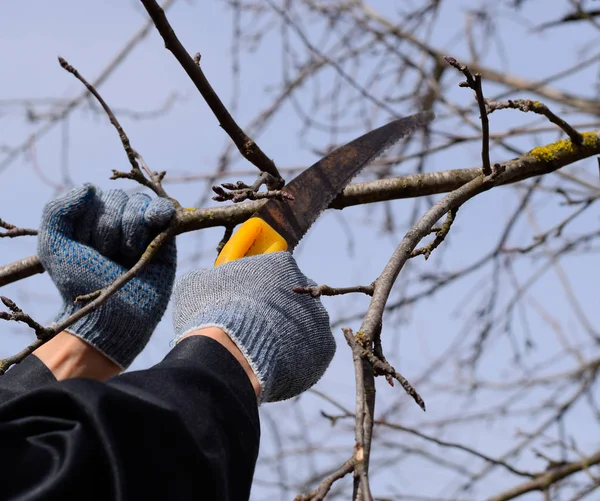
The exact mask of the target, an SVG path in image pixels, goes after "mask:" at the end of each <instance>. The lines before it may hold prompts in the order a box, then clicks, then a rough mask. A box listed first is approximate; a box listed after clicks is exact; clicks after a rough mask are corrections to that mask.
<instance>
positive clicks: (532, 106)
mask: <svg viewBox="0 0 600 501" xmlns="http://www.w3.org/2000/svg"><path fill="white" fill-rule="evenodd" d="M485 102H486V105H487V112H488V114H490V113H493V112H494V111H496V110H504V109H509V108H510V109H513V110H519V111H523V112H525V113H527V112H529V111H531V112H532V113H537V114H538V115H543V116H545V117H546V118H547V119H548V120H549V121H550V122H552V123H553V124H555V125H557V126H558V127H560V128H561V129H562V130H563V131H564V132H565V134H567V136H569V138H571V141H573V143H574V144H576V145H578V146H581V145H582V144H583V135H582V134H581V133H580V132H578V131H577V130H575V129H574V128H573V127H572V126H571V125H569V124H568V123H567V122H566V121H565V120H563V119H562V118H560V117H559V116H558V115H555V114H554V113H553V112H552V111H550V108H548V106H546V105H545V104H544V103H540V102H539V101H532V100H530V99H515V100H511V99H509V100H507V101H492V100H490V99H486V100H485Z"/></svg>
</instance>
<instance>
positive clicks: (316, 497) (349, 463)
mask: <svg viewBox="0 0 600 501" xmlns="http://www.w3.org/2000/svg"><path fill="white" fill-rule="evenodd" d="M355 466H356V457H355V456H352V457H351V458H350V459H348V460H346V461H345V462H344V464H342V466H340V467H339V468H338V469H337V470H336V471H334V472H333V473H332V474H331V475H329V476H328V477H326V478H324V479H323V480H322V481H321V483H320V484H319V486H318V487H317V488H316V489H315V490H314V491H312V492H309V493H308V494H298V495H297V496H296V497H295V498H294V501H322V500H323V499H325V496H326V495H327V493H328V492H329V491H330V490H331V487H332V486H333V484H334V483H335V482H336V481H337V480H340V479H342V478H344V477H345V476H346V475H347V474H348V473H352V472H353V471H354V467H355Z"/></svg>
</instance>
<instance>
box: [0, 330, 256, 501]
mask: <svg viewBox="0 0 600 501" xmlns="http://www.w3.org/2000/svg"><path fill="white" fill-rule="evenodd" d="M39 363H40V364H41V362H39ZM41 365H43V364H41ZM43 369H44V367H38V370H39V371H40V374H43V375H42V376H38V379H37V380H35V381H34V380H33V379H35V378H32V379H31V380H29V381H24V378H23V377H21V379H19V378H18V377H17V376H19V374H18V373H17V374H14V375H13V376H12V379H10V380H7V382H6V383H3V384H4V389H0V398H2V399H3V400H2V402H3V403H2V404H0V450H2V454H0V472H1V478H2V487H1V492H2V499H8V500H13V499H15V500H16V499H19V501H21V500H23V501H25V500H54V499H86V500H96V499H97V500H110V499H118V500H122V501H127V500H139V499H173V500H175V499H176V500H185V499H205V500H213V499H214V500H224V501H228V500H232V501H233V500H247V499H248V498H249V495H250V486H251V482H252V476H253V474H254V466H255V463H256V457H257V455H258V444H259V435H260V425H259V419H258V408H257V403H256V396H255V394H254V391H253V389H252V386H251V384H250V381H249V380H248V377H247V375H246V373H245V372H244V370H243V369H242V368H241V366H240V365H239V363H238V362H237V360H235V358H234V357H233V356H232V355H231V354H230V353H229V351H227V350H226V349H225V348H223V347H222V346H221V345H220V344H219V343H217V342H216V341H214V340H212V339H210V338H206V337H200V336H193V337H191V338H188V339H185V340H184V341H182V342H181V343H179V344H178V345H177V346H176V347H175V348H174V349H173V350H172V351H171V352H170V353H169V355H167V357H166V358H165V359H164V360H163V361H162V362H161V363H159V364H158V365H156V366H154V367H153V368H151V369H148V370H144V371H137V372H130V373H125V374H122V375H120V376H117V377H115V378H112V379H111V380H109V381H108V382H104V383H102V382H97V381H92V380H86V379H71V380H67V381H62V382H56V381H54V382H52V381H51V379H52V377H50V380H48V374H47V373H44V371H43ZM13 370H15V369H13ZM46 371H48V369H46ZM10 372H12V370H11V371H9V373H7V375H6V376H8V375H9V374H10ZM48 372H49V371H48ZM50 376H51V374H50ZM25 379H26V378H25ZM19 381H20V382H19ZM11 384H12V385H14V386H13V387H12V388H6V386H11ZM23 391H24V392H23ZM11 392H12V394H16V396H14V397H12V398H9V399H6V396H7V395H10V394H11Z"/></svg>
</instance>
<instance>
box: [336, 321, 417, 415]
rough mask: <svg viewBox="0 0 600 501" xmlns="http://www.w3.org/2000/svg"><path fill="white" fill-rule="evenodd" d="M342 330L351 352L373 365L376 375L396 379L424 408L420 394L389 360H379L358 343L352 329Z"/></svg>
mask: <svg viewBox="0 0 600 501" xmlns="http://www.w3.org/2000/svg"><path fill="white" fill-rule="evenodd" d="M342 330H343V332H344V337H345V338H346V341H347V342H348V345H349V346H350V348H351V349H352V351H353V352H356V353H358V354H359V355H360V356H361V357H362V358H364V359H365V360H367V361H368V362H369V364H371V366H372V367H373V371H374V372H375V374H376V375H378V376H384V375H389V376H391V377H393V378H394V379H395V380H396V381H398V382H399V383H400V385H401V386H402V388H403V389H404V391H406V393H408V394H409V395H410V396H411V398H412V399H413V400H414V401H415V402H416V403H417V405H418V406H419V407H420V408H421V409H423V410H424V411H425V410H426V409H425V402H424V401H423V398H421V395H419V393H418V392H417V391H416V390H415V389H414V387H413V386H412V385H411V384H410V382H409V381H408V380H407V379H406V378H405V377H404V376H403V375H402V374H400V373H399V372H397V371H396V369H394V368H393V367H392V366H391V365H390V364H389V362H387V361H386V360H381V359H380V358H379V357H377V356H376V355H375V353H374V352H372V351H370V350H369V349H367V348H365V347H363V346H361V345H360V342H359V341H358V340H357V339H356V338H355V336H354V334H353V332H352V329H349V328H344V329H342Z"/></svg>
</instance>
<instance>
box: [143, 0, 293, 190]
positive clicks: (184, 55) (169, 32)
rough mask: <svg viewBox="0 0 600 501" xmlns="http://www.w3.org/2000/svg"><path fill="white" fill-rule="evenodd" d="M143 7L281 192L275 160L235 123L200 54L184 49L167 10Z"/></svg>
mask: <svg viewBox="0 0 600 501" xmlns="http://www.w3.org/2000/svg"><path fill="white" fill-rule="evenodd" d="M141 2H142V4H143V5H144V7H145V8H146V10H147V11H148V14H150V17H151V18H152V21H153V22H154V25H155V26H156V29H157V30H158V32H159V33H160V34H161V36H162V37H163V40H164V42H165V47H166V48H167V49H168V50H170V51H171V52H172V53H173V55H174V56H175V58H176V59H177V61H179V64H181V67H182V68H183V69H184V70H185V72H186V73H187V74H188V76H189V77H190V79H191V80H192V82H194V85H195V86H196V88H197V89H198V90H199V91H200V94H202V97H203V98H204V100H205V101H206V104H208V106H209V107H210V109H211V110H212V112H213V113H214V114H215V117H217V120H219V124H220V125H221V127H223V129H224V130H225V132H227V134H228V135H229V137H231V139H232V140H233V142H234V143H235V145H236V146H237V148H238V150H239V151H240V153H241V154H242V156H243V157H244V158H246V159H247V160H248V161H249V162H251V163H252V164H254V165H255V166H256V167H258V169H259V170H261V171H263V172H268V173H269V174H271V176H273V178H274V179H276V180H277V183H276V184H273V185H271V186H269V188H270V189H279V188H281V187H282V186H283V184H284V182H283V179H282V177H281V175H280V174H279V171H278V170H277V167H276V166H275V164H274V163H273V161H272V160H271V159H270V158H269V157H267V156H266V155H265V154H264V153H263V151H262V150H261V149H260V148H259V146H258V145H257V144H256V143H255V142H254V141H253V140H252V139H251V138H250V137H248V136H247V135H246V133H245V132H244V131H243V130H242V129H241V128H240V126H239V125H238V124H237V123H236V122H235V120H234V119H233V117H232V116H231V115H230V113H229V111H227V108H225V105H224V104H223V102H222V101H221V100H220V99H219V96H217V93H216V92H215V91H214V89H213V88H212V86H211V85H210V83H209V82H208V80H207V79H206V77H205V76H204V72H203V71H202V70H201V69H200V55H199V54H197V55H196V57H195V58H191V57H190V55H189V53H188V52H187V51H186V50H185V48H184V47H183V45H182V44H181V42H180V41H179V39H178V38H177V35H175V31H174V30H173V27H172V26H171V25H170V24H169V21H168V19H167V16H166V15H165V12H164V10H163V9H162V8H161V7H160V6H159V5H158V3H156V2H155V1H154V0H141Z"/></svg>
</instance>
